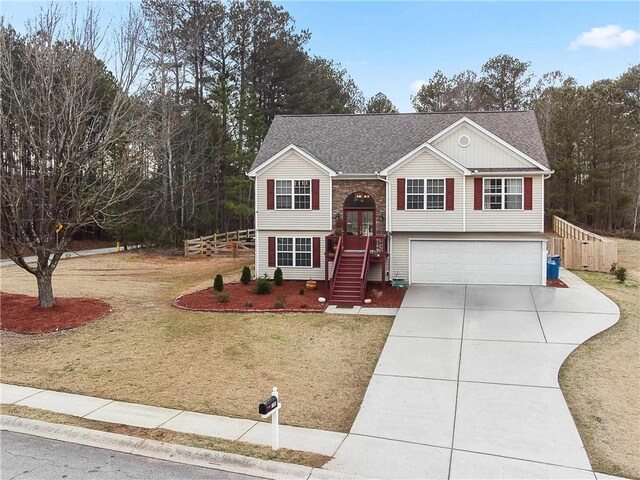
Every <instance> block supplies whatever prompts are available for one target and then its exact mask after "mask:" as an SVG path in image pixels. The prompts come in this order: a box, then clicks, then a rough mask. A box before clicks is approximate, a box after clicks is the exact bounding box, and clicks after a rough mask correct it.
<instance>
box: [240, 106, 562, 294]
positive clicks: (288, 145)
mask: <svg viewBox="0 0 640 480" xmlns="http://www.w3.org/2000/svg"><path fill="white" fill-rule="evenodd" d="M551 173H552V171H551V170H550V169H549V167H548V161H547V158H546V155H545V151H544V146H543V144H542V139H541V137H540V132H539V130H538V125H537V122H536V118H535V115H534V113H533V112H456V113H411V114H372V115H285V116H278V117H276V118H275V120H274V121H273V123H272V125H271V128H270V129H269V132H268V134H267V136H266V138H265V139H264V142H263V144H262V146H261V148H260V151H259V152H258V155H257V157H256V159H255V161H254V163H253V166H252V168H251V171H250V172H249V174H248V175H249V176H250V177H253V178H254V179H255V192H256V193H255V228H256V255H255V273H256V276H258V275H262V274H264V273H267V274H268V275H273V271H274V270H275V268H276V267H280V268H281V269H282V271H283V273H284V276H285V278H288V279H310V278H312V279H317V280H325V279H326V280H327V281H328V282H330V284H331V301H332V302H335V303H346V304H353V303H359V302H361V301H362V299H363V297H364V293H365V288H366V281H367V279H368V280H369V281H389V280H392V279H406V280H407V281H408V283H410V284H415V283H419V284H425V283H427V284H428V283H436V284H447V283H450V284H505V285H545V281H546V279H545V273H546V254H547V251H546V237H545V235H544V181H545V179H546V178H548V177H549V175H550V174H551Z"/></svg>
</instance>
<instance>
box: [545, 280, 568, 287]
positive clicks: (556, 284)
mask: <svg viewBox="0 0 640 480" xmlns="http://www.w3.org/2000/svg"><path fill="white" fill-rule="evenodd" d="M547 287H556V288H569V287H568V286H567V284H566V283H564V282H563V281H562V280H547Z"/></svg>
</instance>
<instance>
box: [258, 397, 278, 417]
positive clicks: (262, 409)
mask: <svg viewBox="0 0 640 480" xmlns="http://www.w3.org/2000/svg"><path fill="white" fill-rule="evenodd" d="M277 406H278V398H277V397H274V396H271V397H269V398H267V399H266V400H265V401H264V402H262V403H260V405H259V406H258V413H259V414H260V415H266V414H267V413H269V412H270V411H271V410H273V409H274V408H276V407H277Z"/></svg>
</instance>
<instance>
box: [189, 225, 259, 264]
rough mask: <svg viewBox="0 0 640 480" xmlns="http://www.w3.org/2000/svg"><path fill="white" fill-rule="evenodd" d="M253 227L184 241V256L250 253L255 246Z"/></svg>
mask: <svg viewBox="0 0 640 480" xmlns="http://www.w3.org/2000/svg"><path fill="white" fill-rule="evenodd" d="M255 235H256V231H255V229H253V228H248V229H246V230H234V231H231V232H225V233H214V234H213V235H207V236H206V237H199V238H193V239H191V240H185V241H184V256H185V257H189V256H192V255H208V256H211V255H217V254H233V255H234V256H235V255H238V254H243V253H252V252H253V250H254V249H255V247H256V243H255Z"/></svg>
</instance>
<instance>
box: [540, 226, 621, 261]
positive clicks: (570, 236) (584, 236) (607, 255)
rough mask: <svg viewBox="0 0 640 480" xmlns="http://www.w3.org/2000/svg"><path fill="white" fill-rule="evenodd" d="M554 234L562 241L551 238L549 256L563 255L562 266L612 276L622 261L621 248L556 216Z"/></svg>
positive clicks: (548, 247)
mask: <svg viewBox="0 0 640 480" xmlns="http://www.w3.org/2000/svg"><path fill="white" fill-rule="evenodd" d="M553 231H554V232H555V233H557V234H558V235H560V236H561V237H562V238H557V237H549V242H548V244H547V250H548V251H549V255H560V258H561V262H562V266H563V267H565V268H571V269H575V270H592V271H595V272H608V271H609V270H610V269H611V264H612V263H615V262H617V261H618V244H617V243H616V242H613V241H611V240H608V239H606V238H604V237H601V236H600V235H596V234H595V233H591V232H588V231H587V230H584V229H583V228H580V227H578V226H576V225H573V224H572V223H569V222H567V221H566V220H563V219H562V218H560V217H556V216H555V215H554V216H553Z"/></svg>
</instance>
